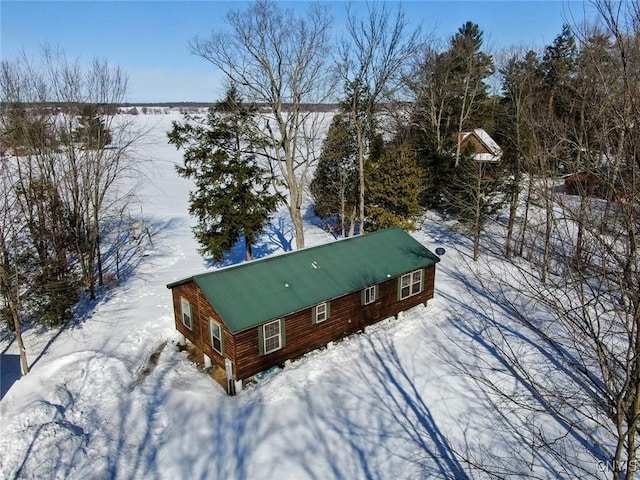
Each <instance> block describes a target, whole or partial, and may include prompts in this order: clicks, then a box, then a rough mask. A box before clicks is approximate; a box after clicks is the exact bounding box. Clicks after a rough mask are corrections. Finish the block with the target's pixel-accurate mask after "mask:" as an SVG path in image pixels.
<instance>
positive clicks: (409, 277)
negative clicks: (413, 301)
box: [400, 270, 422, 300]
mask: <svg viewBox="0 0 640 480" xmlns="http://www.w3.org/2000/svg"><path fill="white" fill-rule="evenodd" d="M421 291H422V270H416V271H414V272H411V273H407V274H405V275H402V277H400V300H404V299H405V298H409V297H411V296H413V295H417V294H418V293H420V292H421Z"/></svg>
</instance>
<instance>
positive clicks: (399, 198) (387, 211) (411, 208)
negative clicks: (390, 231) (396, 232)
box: [367, 144, 423, 230]
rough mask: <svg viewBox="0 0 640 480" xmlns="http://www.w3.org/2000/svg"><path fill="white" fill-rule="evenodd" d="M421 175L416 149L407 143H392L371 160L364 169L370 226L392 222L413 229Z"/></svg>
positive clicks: (383, 226)
mask: <svg viewBox="0 0 640 480" xmlns="http://www.w3.org/2000/svg"><path fill="white" fill-rule="evenodd" d="M421 177H422V174H421V169H420V168H419V167H418V164H417V161H416V156H415V153H414V152H413V150H411V149H410V148H409V147H408V146H407V145H398V144H392V145H390V146H389V147H387V148H385V149H384V150H383V152H382V154H381V155H380V156H379V158H376V159H372V160H371V162H370V163H369V166H368V170H367V198H368V201H367V205H368V208H367V210H368V214H367V220H368V228H369V230H382V229H384V228H389V227H392V226H398V227H402V228H404V229H407V230H413V229H415V218H416V216H417V215H418V214H419V213H420V210H421V208H420V202H419V196H420V191H421V189H422V185H423V180H422V178H421Z"/></svg>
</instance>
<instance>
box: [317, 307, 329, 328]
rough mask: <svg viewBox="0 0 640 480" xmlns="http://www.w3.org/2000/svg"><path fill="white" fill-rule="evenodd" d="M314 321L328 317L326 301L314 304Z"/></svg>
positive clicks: (321, 320) (318, 321) (322, 320)
mask: <svg viewBox="0 0 640 480" xmlns="http://www.w3.org/2000/svg"><path fill="white" fill-rule="evenodd" d="M315 310H316V311H315V317H314V318H315V323H320V322H324V321H325V320H326V319H327V318H329V309H328V308H327V302H323V303H319V304H318V305H316V306H315Z"/></svg>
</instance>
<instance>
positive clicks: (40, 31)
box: [0, 0, 593, 102]
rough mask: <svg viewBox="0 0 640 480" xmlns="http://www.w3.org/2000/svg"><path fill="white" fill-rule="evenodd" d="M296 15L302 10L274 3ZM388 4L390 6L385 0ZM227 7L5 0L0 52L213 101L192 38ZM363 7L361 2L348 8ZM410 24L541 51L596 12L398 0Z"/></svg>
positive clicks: (340, 15) (167, 97) (142, 93)
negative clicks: (100, 65)
mask: <svg viewBox="0 0 640 480" xmlns="http://www.w3.org/2000/svg"><path fill="white" fill-rule="evenodd" d="M279 3H281V4H282V6H283V7H287V8H294V9H296V10H300V11H301V12H303V11H304V10H305V8H306V6H307V5H306V3H305V2H302V1H298V2H279ZM387 3H389V4H394V3H395V2H387ZM326 4H327V5H328V6H329V7H330V12H331V15H332V16H333V18H334V33H335V35H336V36H338V35H340V31H341V29H342V26H343V25H344V17H345V8H346V3H344V2H326ZM247 5H248V3H247V2H229V1H211V0H209V1H162V2H161V1H95V0H94V1H64V2H59V1H6V0H2V1H1V2H0V22H1V24H0V31H1V37H0V54H1V56H2V59H9V58H12V57H14V56H16V55H18V54H19V53H20V52H25V53H26V54H27V55H28V56H29V57H37V56H38V55H39V53H40V51H41V48H42V46H43V45H49V46H50V47H53V48H56V49H57V48H59V49H61V50H63V51H64V53H65V54H66V56H67V57H68V58H74V59H75V58H78V59H80V61H87V62H88V61H90V60H91V59H93V58H98V59H101V60H107V61H108V62H109V63H110V64H114V65H120V66H121V67H122V68H123V69H124V70H125V71H126V72H127V74H128V76H129V95H128V99H129V101H130V102H169V101H201V102H211V101H215V100H218V99H219V98H220V97H221V95H222V93H223V87H222V85H221V81H220V76H219V74H218V73H217V72H216V71H215V69H214V68H213V66H212V65H211V64H209V63H207V62H206V61H204V60H202V59H200V58H199V57H196V56H194V55H193V54H192V53H191V51H190V49H189V41H190V40H191V39H193V38H194V37H195V36H197V35H198V36H207V35H208V34H209V33H210V32H211V31H212V30H214V29H218V28H221V27H223V26H224V17H225V14H226V12H227V11H229V10H230V9H244V8H246V6H247ZM353 5H354V6H355V7H356V8H362V9H364V8H365V7H366V5H365V4H364V3H363V2H354V3H353ZM402 5H403V8H404V10H405V12H406V14H407V18H408V19H409V20H410V21H411V22H412V25H413V26H418V25H421V26H422V28H423V30H424V31H426V32H433V33H434V35H435V36H436V37H440V38H443V39H446V38H448V37H449V36H450V35H451V34H453V33H454V32H455V31H456V30H457V29H458V27H460V25H462V24H463V23H464V22H466V21H467V20H471V21H473V22H475V23H477V24H478V25H480V28H481V29H482V30H483V31H484V33H485V43H486V46H487V47H488V48H489V49H490V50H491V51H497V50H499V49H501V48H506V47H510V46H526V47H530V48H535V47H541V46H543V45H546V44H548V43H550V42H551V41H553V39H554V38H555V36H556V35H557V34H558V33H559V32H560V30H561V28H562V24H563V23H565V22H568V23H576V22H581V21H582V19H583V18H584V17H585V15H586V16H587V17H589V16H591V15H592V14H593V12H592V9H591V7H590V6H589V5H588V4H585V3H583V2H581V1H567V0H556V1H526V2H519V1H491V2H489V1H471V2H469V1H447V2H443V1H430V0H422V1H405V2H403V4H402Z"/></svg>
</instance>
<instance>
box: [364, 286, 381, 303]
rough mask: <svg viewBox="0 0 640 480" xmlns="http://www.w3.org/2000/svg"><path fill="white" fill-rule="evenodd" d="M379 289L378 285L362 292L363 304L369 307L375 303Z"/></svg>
mask: <svg viewBox="0 0 640 480" xmlns="http://www.w3.org/2000/svg"><path fill="white" fill-rule="evenodd" d="M377 294H378V287H377V285H371V286H370V287H367V288H365V289H364V291H363V292H362V304H363V305H369V304H371V303H374V302H375V301H376V300H377V299H378V295H377Z"/></svg>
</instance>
